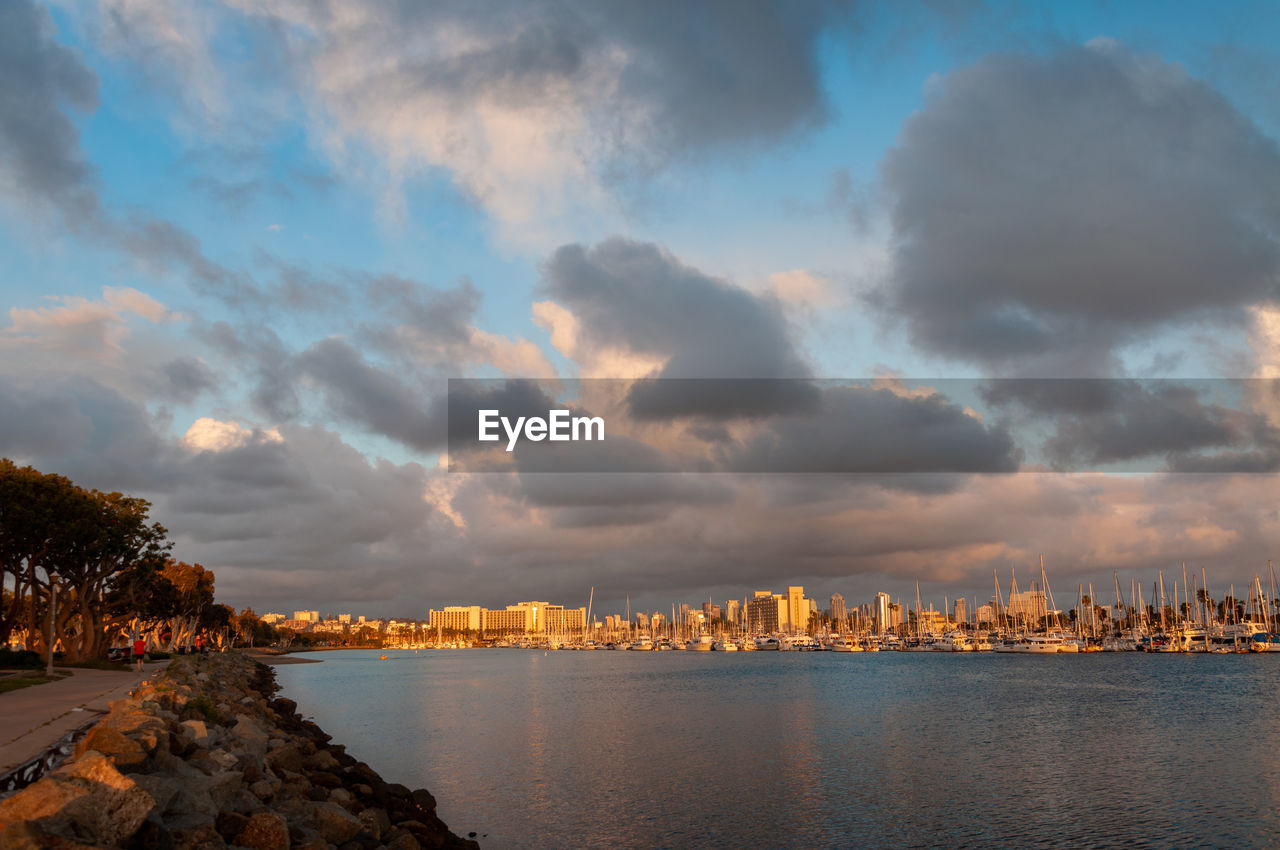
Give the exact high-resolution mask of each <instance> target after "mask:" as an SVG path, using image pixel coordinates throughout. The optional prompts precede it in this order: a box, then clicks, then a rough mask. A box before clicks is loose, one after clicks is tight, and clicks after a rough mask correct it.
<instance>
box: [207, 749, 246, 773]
mask: <svg viewBox="0 0 1280 850" xmlns="http://www.w3.org/2000/svg"><path fill="white" fill-rule="evenodd" d="M209 761H211V762H213V763H214V764H216V765H217V766H218V767H219V768H220V769H222V770H234V769H235V767H236V765H238V764H239V763H240V759H238V758H236V757H235V756H233V755H232V754H231V753H229V752H227V751H226V750H221V749H219V750H213V751H211V752H210V753H209Z"/></svg>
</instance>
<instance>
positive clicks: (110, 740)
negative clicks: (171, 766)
mask: <svg viewBox="0 0 1280 850" xmlns="http://www.w3.org/2000/svg"><path fill="white" fill-rule="evenodd" d="M154 749H155V747H154V746H153V747H152V750H154ZM89 750H96V751H97V752H100V753H102V754H103V755H104V756H106V757H107V758H109V759H110V760H111V763H112V764H114V765H115V766H116V767H117V768H119V769H120V770H125V771H136V770H139V769H140V768H141V767H142V766H143V765H144V764H146V761H147V752H146V750H145V749H143V746H142V744H140V743H138V742H137V741H135V740H134V739H133V738H129V737H127V736H125V734H124V733H122V732H120V731H119V730H117V729H115V728H113V727H111V726H110V725H108V724H106V723H99V724H98V725H97V726H95V727H93V729H91V730H90V731H89V734H88V735H85V737H84V740H82V741H81V742H80V744H79V745H78V746H77V747H76V751H77V752H78V753H85V752H88V751H89Z"/></svg>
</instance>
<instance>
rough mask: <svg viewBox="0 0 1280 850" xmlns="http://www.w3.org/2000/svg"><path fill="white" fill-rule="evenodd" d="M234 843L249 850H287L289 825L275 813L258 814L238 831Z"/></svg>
mask: <svg viewBox="0 0 1280 850" xmlns="http://www.w3.org/2000/svg"><path fill="white" fill-rule="evenodd" d="M235 843H236V844H238V845H239V846H241V847H248V848H249V850H289V824H287V823H285V820H284V818H282V817H280V815H278V814H276V813H275V812H258V813H257V814H256V815H253V816H252V817H250V818H249V822H248V823H247V824H245V827H244V829H242V830H240V834H239V835H237V836H236V837H235Z"/></svg>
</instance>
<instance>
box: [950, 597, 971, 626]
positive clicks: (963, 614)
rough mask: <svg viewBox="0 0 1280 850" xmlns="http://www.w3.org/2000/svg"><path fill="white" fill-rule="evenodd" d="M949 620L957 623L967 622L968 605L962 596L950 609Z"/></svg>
mask: <svg viewBox="0 0 1280 850" xmlns="http://www.w3.org/2000/svg"><path fill="white" fill-rule="evenodd" d="M951 619H953V620H955V621H956V622H957V623H965V622H968V620H969V605H968V603H967V602H966V601H965V598H964V597H963V596H962V597H960V598H959V599H957V600H956V601H955V604H953V605H952V607H951Z"/></svg>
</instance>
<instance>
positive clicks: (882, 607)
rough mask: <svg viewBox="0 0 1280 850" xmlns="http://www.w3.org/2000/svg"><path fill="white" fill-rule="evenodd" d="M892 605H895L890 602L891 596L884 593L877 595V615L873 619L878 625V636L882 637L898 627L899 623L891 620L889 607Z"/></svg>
mask: <svg viewBox="0 0 1280 850" xmlns="http://www.w3.org/2000/svg"><path fill="white" fill-rule="evenodd" d="M892 604H893V603H892V602H890V601H889V594H887V593H884V592H881V593H877V594H876V601H875V613H874V614H873V617H872V618H873V619H874V620H875V624H876V634H881V635H882V634H884V633H885V632H887V631H890V630H891V629H893V628H896V627H897V625H898V623H897V621H896V620H891V619H890V618H889V607H890V606H891V605H892Z"/></svg>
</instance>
